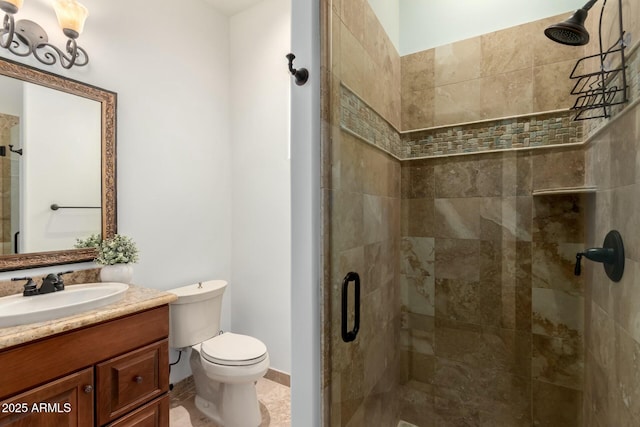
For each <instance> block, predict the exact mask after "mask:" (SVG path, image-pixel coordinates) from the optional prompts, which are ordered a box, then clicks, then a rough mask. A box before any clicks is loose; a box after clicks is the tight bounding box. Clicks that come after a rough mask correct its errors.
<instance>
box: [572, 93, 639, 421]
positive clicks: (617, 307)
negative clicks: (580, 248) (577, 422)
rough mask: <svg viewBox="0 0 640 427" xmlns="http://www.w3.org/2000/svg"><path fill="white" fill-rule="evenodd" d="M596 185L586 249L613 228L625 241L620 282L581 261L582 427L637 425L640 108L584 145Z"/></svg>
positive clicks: (591, 178)
mask: <svg viewBox="0 0 640 427" xmlns="http://www.w3.org/2000/svg"><path fill="white" fill-rule="evenodd" d="M587 159H588V160H589V161H588V163H589V165H590V167H589V168H588V171H589V173H588V177H589V179H590V180H592V181H593V182H595V183H597V186H598V191H597V193H596V194H595V196H594V197H593V199H592V200H591V205H590V208H589V212H590V215H589V217H588V218H589V219H588V224H587V225H588V228H587V229H588V234H587V238H588V246H593V247H600V246H602V242H603V240H604V237H605V235H606V233H607V232H608V231H609V230H611V229H615V230H618V231H619V232H620V234H621V235H622V238H623V241H624V250H625V258H626V259H625V269H624V275H623V277H622V280H621V281H620V282H618V283H614V282H612V281H610V280H609V279H608V278H607V276H606V275H605V273H604V271H603V268H602V266H601V265H599V264H595V263H590V264H588V265H587V266H586V271H585V272H586V277H587V288H586V298H585V302H586V305H585V311H586V357H585V364H586V369H585V370H586V378H585V405H584V410H585V417H584V418H585V424H584V425H585V426H586V427H591V426H594V427H595V426H597V427H608V426H637V425H640V237H639V236H640V235H639V233H638V230H640V197H639V195H640V163H639V161H638V159H640V106H638V105H636V106H635V108H633V109H631V110H630V111H628V112H626V113H625V114H624V115H622V116H620V117H618V118H617V119H616V121H615V122H614V123H613V124H612V125H611V126H609V127H608V128H606V129H605V130H604V131H603V132H601V133H600V134H598V135H597V136H596V138H595V139H594V140H593V141H591V143H590V144H589V146H588V149H587Z"/></svg>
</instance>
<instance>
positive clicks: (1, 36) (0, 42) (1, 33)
mask: <svg viewBox="0 0 640 427" xmlns="http://www.w3.org/2000/svg"><path fill="white" fill-rule="evenodd" d="M15 28H16V23H15V21H14V20H13V15H10V14H8V13H7V14H5V15H4V20H3V23H2V28H0V47H2V48H4V49H9V48H10V46H11V43H12V42H13V35H14V34H15ZM5 34H7V36H6V37H5Z"/></svg>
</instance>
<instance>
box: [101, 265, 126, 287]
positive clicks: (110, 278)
mask: <svg viewBox="0 0 640 427" xmlns="http://www.w3.org/2000/svg"><path fill="white" fill-rule="evenodd" d="M132 280H133V264H113V265H105V266H104V267H102V269H101V270H100V281H102V282H119V283H126V284H129V285H130V284H131V281H132Z"/></svg>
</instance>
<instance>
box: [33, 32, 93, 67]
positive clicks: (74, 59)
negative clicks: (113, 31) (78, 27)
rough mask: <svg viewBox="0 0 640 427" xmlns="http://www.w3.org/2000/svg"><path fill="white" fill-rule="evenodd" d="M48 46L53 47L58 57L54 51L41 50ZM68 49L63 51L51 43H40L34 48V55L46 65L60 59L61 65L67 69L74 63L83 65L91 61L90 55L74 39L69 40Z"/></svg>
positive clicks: (79, 65)
mask: <svg viewBox="0 0 640 427" xmlns="http://www.w3.org/2000/svg"><path fill="white" fill-rule="evenodd" d="M46 48H48V49H52V50H53V51H54V52H55V53H56V54H57V57H56V55H54V54H53V53H52V52H42V51H40V49H46ZM66 51H67V52H66V53H65V52H63V51H62V50H61V49H59V48H57V47H56V46H54V45H52V44H51V43H40V44H39V45H37V46H36V49H34V50H33V56H34V57H35V58H36V59H37V60H38V61H40V62H41V63H43V64H45V65H53V64H55V63H56V62H57V60H58V59H60V65H61V66H62V67H63V68H65V69H67V70H68V69H69V68H71V67H73V66H74V65H75V66H78V67H82V66H84V65H87V63H88V62H89V55H87V52H86V51H85V50H84V49H83V48H81V47H80V46H78V44H77V43H76V41H75V40H74V39H68V40H67V46H66ZM67 54H68V55H67Z"/></svg>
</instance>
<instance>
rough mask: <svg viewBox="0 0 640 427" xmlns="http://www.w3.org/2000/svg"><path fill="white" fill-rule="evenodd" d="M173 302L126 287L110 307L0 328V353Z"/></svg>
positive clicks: (145, 290) (146, 290) (160, 294)
mask: <svg viewBox="0 0 640 427" xmlns="http://www.w3.org/2000/svg"><path fill="white" fill-rule="evenodd" d="M70 286H73V285H70ZM176 298H177V297H176V296H175V295H174V294H171V293H168V292H164V291H160V290H158V289H150V288H143V287H141V286H136V285H129V289H128V290H127V292H126V293H125V296H124V299H122V300H120V301H118V302H116V303H114V304H110V305H106V306H104V307H100V308H97V309H95V310H91V311H86V312H84V313H80V314H76V315H73V316H68V317H62V318H59V319H55V320H48V321H46V322H38V323H29V324H27V325H20V326H10V327H7V328H0V350H1V349H4V348H8V347H13V346H15V345H19V344H24V343H26V342H29V341H33V340H36V339H40V338H46V337H48V336H51V335H55V334H59V333H61V332H66V331H70V330H72V329H76V328H81V327H84V326H89V325H92V324H95V323H100V322H104V321H107V320H111V319H115V318H117V317H121V316H125V315H127V314H133V313H136V312H138V311H142V310H147V309H150V308H154V307H159V306H161V305H165V304H168V303H170V302H172V301H175V300H176Z"/></svg>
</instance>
